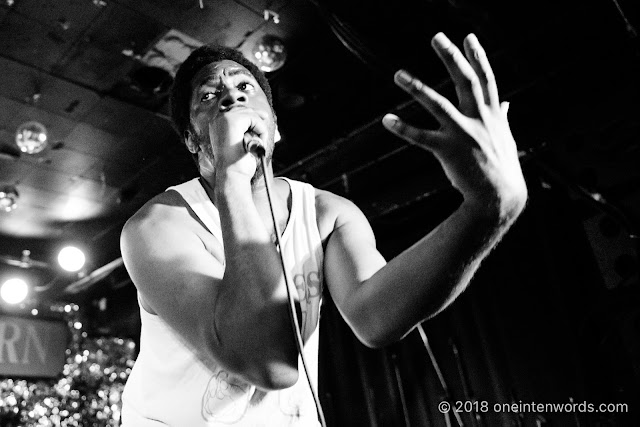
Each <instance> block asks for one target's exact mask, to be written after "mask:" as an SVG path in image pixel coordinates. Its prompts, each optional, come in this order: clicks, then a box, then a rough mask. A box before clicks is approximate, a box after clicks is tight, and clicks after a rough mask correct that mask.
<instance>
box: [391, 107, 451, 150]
mask: <svg viewBox="0 0 640 427" xmlns="http://www.w3.org/2000/svg"><path fill="white" fill-rule="evenodd" d="M382 124H383V125H384V127H385V128H386V129H387V130H389V131H390V132H391V133H393V134H395V135H397V136H399V137H400V138H402V139H404V140H405V141H407V142H408V143H409V144H411V145H416V146H418V147H420V148H422V149H425V150H428V151H434V150H437V148H438V142H439V140H440V133H439V132H438V131H432V130H425V129H420V128H417V127H415V126H411V125H409V124H406V123H405V122H403V121H402V120H400V118H398V116H396V115H395V114H386V115H385V116H384V117H383V118H382Z"/></svg>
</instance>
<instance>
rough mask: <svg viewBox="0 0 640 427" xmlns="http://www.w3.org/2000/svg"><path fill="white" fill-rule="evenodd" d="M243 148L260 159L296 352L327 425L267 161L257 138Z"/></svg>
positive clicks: (319, 412) (320, 414)
mask: <svg viewBox="0 0 640 427" xmlns="http://www.w3.org/2000/svg"><path fill="white" fill-rule="evenodd" d="M244 148H245V151H246V152H247V153H251V154H253V155H254V156H255V157H257V158H258V159H259V160H260V167H261V168H262V178H263V179H264V185H265V188H266V190H267V200H269V210H270V211H271V219H272V220H273V228H274V232H275V235H276V249H277V251H278V254H279V255H280V265H281V266H282V274H283V275H284V282H285V287H286V288H287V300H288V302H289V304H288V308H289V318H290V320H291V326H292V328H293V333H294V335H295V341H296V347H297V348H298V353H299V354H300V359H301V360H302V367H303V369H304V373H305V376H306V377H307V382H308V383H309V389H310V390H311V394H312V395H313V401H314V403H315V405H316V411H317V412H318V420H319V421H320V425H321V426H322V427H327V422H326V420H325V418H324V412H323V411H322V405H321V404H320V398H319V397H318V394H317V392H316V389H314V387H313V383H312V381H311V376H310V374H309V369H307V361H306V359H305V357H304V348H303V347H304V343H303V341H302V335H301V333H300V324H299V322H298V315H297V314H296V306H295V301H294V299H293V291H295V292H296V293H297V292H298V291H297V290H295V289H294V290H293V291H292V289H291V283H290V282H289V278H288V275H287V271H288V270H287V268H286V266H285V262H284V254H283V248H282V243H281V241H280V227H278V221H277V220H276V214H275V211H274V209H273V201H272V199H271V184H269V180H268V179H267V162H266V160H265V149H264V147H263V146H262V142H261V141H260V140H259V139H258V138H251V139H250V140H249V141H245V146H244ZM292 191H293V190H292Z"/></svg>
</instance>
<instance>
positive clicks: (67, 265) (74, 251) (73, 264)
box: [58, 246, 85, 271]
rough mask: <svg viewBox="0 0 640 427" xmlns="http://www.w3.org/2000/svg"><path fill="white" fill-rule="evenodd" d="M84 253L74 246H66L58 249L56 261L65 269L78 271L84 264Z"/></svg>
mask: <svg viewBox="0 0 640 427" xmlns="http://www.w3.org/2000/svg"><path fill="white" fill-rule="evenodd" d="M84 262H85V256H84V253H83V252H82V251H81V250H80V249H78V248H76V247H75V246H67V247H65V248H62V250H60V253H59V254H58V263H59V264H60V267H62V268H63V269H65V270H67V271H78V270H80V269H81V268H82V267H83V266H84Z"/></svg>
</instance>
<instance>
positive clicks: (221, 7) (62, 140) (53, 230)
mask: <svg viewBox="0 0 640 427" xmlns="http://www.w3.org/2000/svg"><path fill="white" fill-rule="evenodd" d="M631 3H632V2H631V1H629V0H626V1H615V0H598V1H588V2H584V1H577V0H575V1H565V2H554V1H551V0H544V1H538V2H507V1H492V0H486V1H482V2H471V1H461V0H448V1H447V0H420V1H419V0H396V1H394V2H388V1H371V0H357V1H355V0H352V1H337V0H305V1H303V0H242V1H241V0H202V6H203V7H202V8H201V7H200V3H199V1H198V0H180V1H170V0H158V1H150V0H149V1H147V0H144V1H133V0H117V1H115V0H63V1H61V0H15V1H10V0H3V2H2V4H1V5H0V76H1V77H0V184H1V185H7V184H11V185H15V187H16V188H17V190H18V192H19V194H20V200H19V207H18V208H17V209H16V210H14V211H12V212H9V213H4V212H0V236H1V239H0V255H2V256H8V257H20V253H21V252H22V250H24V249H28V250H30V251H31V256H32V258H33V259H36V260H41V261H44V262H48V263H50V264H51V267H50V268H43V269H38V268H32V269H31V271H30V272H29V274H31V275H32V276H33V277H34V280H35V281H37V282H38V284H39V286H41V287H43V289H44V288H47V290H46V291H43V292H41V293H40V297H42V298H47V299H56V298H63V297H64V298H69V297H72V296H69V295H66V296H65V295H63V290H64V288H65V287H66V286H67V285H68V284H69V283H71V282H73V281H74V280H76V279H77V277H76V276H73V275H65V274H63V273H61V272H60V271H59V270H58V269H57V267H55V262H54V260H55V254H56V250H57V248H59V247H60V245H61V244H63V243H66V242H75V243H76V244H78V245H80V246H82V247H84V248H85V249H86V251H87V253H88V256H89V263H88V266H87V271H92V270H94V269H96V268H98V267H100V266H102V265H104V264H106V263H108V262H110V261H112V260H114V259H116V258H118V257H119V247H118V239H119V233H120V230H121V227H122V225H123V223H124V221H126V219H127V218H128V217H129V216H131V215H132V214H133V212H135V211H136V210H137V209H138V208H139V207H140V206H141V205H142V204H143V203H144V202H145V201H147V200H148V199H149V198H151V197H152V196H153V195H155V194H157V193H159V192H161V191H163V190H164V189H165V188H166V187H168V186H170V185H172V184H176V183H178V182H181V181H183V180H185V179H187V178H189V177H192V176H194V175H195V173H196V171H195V169H194V167H193V165H192V163H191V159H190V157H189V156H188V155H187V153H186V151H185V150H184V149H183V148H182V147H181V145H180V143H179V141H178V138H177V137H176V135H175V134H174V132H173V130H172V128H171V125H170V123H169V121H168V118H167V97H166V91H163V90H160V91H157V92H155V93H148V92H145V90H144V85H145V82H144V81H140V76H144V75H145V74H143V73H141V72H140V70H141V69H142V68H143V66H144V65H145V61H147V64H148V58H149V55H150V54H151V53H153V52H154V51H153V48H154V46H157V43H159V42H160V41H161V40H163V37H165V35H166V34H167V33H168V32H170V31H173V33H170V34H180V35H181V37H184V39H183V40H189V43H192V42H193V43H208V42H214V41H215V42H218V43H222V44H225V45H228V46H232V47H240V48H241V49H242V50H243V51H245V52H248V51H249V50H250V49H251V46H252V45H253V43H254V42H255V40H256V39H257V38H259V37H261V36H262V35H264V34H275V35H278V36H280V37H281V38H283V39H284V41H285V43H286V44H287V47H288V49H289V57H288V61H287V63H286V64H285V66H284V67H283V68H282V69H280V70H278V71H275V72H273V73H271V74H270V75H269V78H270V81H271V83H272V85H273V89H274V94H275V104H276V111H277V114H278V120H279V128H280V132H281V134H282V136H283V139H282V141H281V142H280V143H279V144H278V147H277V150H276V158H275V160H274V165H275V169H276V173H279V174H285V175H287V176H291V177H293V178H298V179H302V180H306V181H309V182H311V183H313V184H315V185H316V186H318V187H321V188H327V189H330V190H332V191H335V192H337V193H340V194H343V195H346V196H347V197H350V198H351V199H353V200H354V201H355V202H356V203H357V204H358V205H359V206H360V207H361V208H362V209H363V210H364V211H365V213H366V214H367V215H368V216H369V217H370V218H371V220H372V221H374V222H375V221H383V220H385V218H388V215H390V214H391V213H394V212H395V213H397V212H401V211H403V210H410V209H411V208H412V207H413V206H417V205H419V204H424V203H428V201H429V199H430V196H432V195H434V194H439V193H440V192H442V191H443V189H445V188H447V185H446V181H445V180H444V178H443V175H442V173H441V172H440V169H439V167H438V165H437V164H436V162H435V161H434V160H433V158H432V157H431V156H430V155H429V154H428V153H426V152H424V151H421V150H419V149H417V148H415V147H409V146H407V145H405V144H404V143H403V142H402V141H400V140H398V139H396V138H394V137H393V136H391V135H389V134H388V133H387V132H386V131H385V130H384V129H383V128H382V126H381V125H380V118H381V117H382V115H383V114H384V113H386V112H388V111H394V112H397V113H399V114H400V115H401V116H403V117H406V118H408V119H411V120H413V121H415V122H416V123H422V124H424V125H425V126H433V125H434V122H433V121H432V120H431V119H430V118H429V117H428V116H427V115H426V114H425V113H424V112H422V111H421V109H420V108H418V107H417V106H416V105H415V103H413V102H411V101H410V100H409V99H408V98H407V97H406V96H405V95H404V94H403V93H401V91H399V90H398V89H397V88H395V87H394V85H393V83H392V74H393V72H394V71H395V70H396V69H397V68H399V67H405V68H407V69H409V70H411V71H413V72H414V73H416V74H417V75H419V76H420V77H421V78H423V80H424V81H425V82H426V83H428V84H429V85H432V86H434V87H437V88H438V89H439V90H441V91H442V92H443V93H444V94H446V95H448V96H452V95H453V88H452V87H451V85H450V84H448V82H447V76H446V73H445V70H444V67H443V66H442V65H441V63H440V62H439V60H438V59H437V57H436V55H435V54H434V53H433V51H432V50H431V48H430V47H429V40H430V38H431V37H432V36H433V35H434V34H435V33H436V32H438V31H444V32H445V33H447V34H448V35H450V36H451V38H452V39H453V40H454V41H455V42H456V43H460V42H461V41H462V38H463V37H464V35H466V34H467V33H469V32H474V33H476V34H477V35H478V37H479V39H480V41H481V42H482V43H483V44H484V45H485V47H486V49H487V50H488V52H489V56H490V59H491V61H492V64H493V66H494V70H495V73H496V75H497V78H498V84H499V89H500V92H501V97H502V98H503V99H504V100H508V101H510V102H511V109H510V121H511V124H512V130H513V133H514V135H515V136H516V140H517V142H518V143H519V147H520V149H521V150H522V153H523V155H525V153H529V154H526V155H525V157H524V159H525V160H524V161H525V162H527V163H529V162H530V163H531V164H535V165H536V166H535V167H536V168H537V169H536V170H542V169H544V170H548V171H552V172H550V173H553V176H554V177H555V178H556V179H557V180H558V182H563V183H564V184H563V185H567V186H574V187H575V186H578V188H579V189H584V190H586V191H587V192H590V193H591V194H593V193H598V194H601V195H604V196H605V197H606V198H607V200H609V201H610V202H611V203H612V204H613V205H615V206H617V207H618V208H619V209H620V211H621V212H624V215H625V216H626V218H628V219H629V221H631V223H637V222H638V219H639V218H640V203H639V201H640V193H639V188H638V185H637V183H638V178H639V172H638V171H639V168H638V167H637V165H638V164H639V161H638V160H640V151H639V150H638V139H639V136H640V123H639V120H638V117H640V115H639V113H640V109H639V108H638V99H640V96H639V95H640V90H639V88H640V84H639V83H638V76H639V75H640V73H639V71H640V70H639V67H638V65H639V58H640V45H639V40H638V37H637V34H636V33H635V28H636V27H637V24H638V20H637V18H638V17H637V15H635V10H634V9H633V10H632V9H631V8H630V6H631ZM265 9H267V10H271V11H274V12H276V13H277V14H278V16H279V18H280V19H279V23H278V24H276V23H274V22H273V20H270V21H265V19H264V10H265ZM634 25H635V26H636V27H634ZM183 44H184V43H183ZM165 59H166V60H169V59H171V58H168V59H167V58H165ZM141 86H142V89H141ZM29 120H37V121H40V122H41V123H43V124H44V125H45V126H46V127H47V129H48V131H49V136H50V141H51V144H50V147H49V148H47V150H45V151H44V152H42V153H39V154H37V155H26V154H22V155H18V153H17V152H16V149H15V144H14V133H15V129H16V128H17V127H18V126H19V125H20V124H21V123H23V122H26V121H29ZM528 179H529V180H530V183H531V185H538V184H539V182H538V180H537V178H536V179H534V178H533V174H532V175H530V176H528ZM5 258H6V257H5ZM16 268H17V267H11V266H5V265H2V264H0V276H2V277H4V276H6V275H8V274H9V273H11V272H13V271H14V270H15V269H16ZM2 277H0V279H1V278H2ZM123 280H124V279H123ZM116 282H118V283H122V280H120V279H118V280H116Z"/></svg>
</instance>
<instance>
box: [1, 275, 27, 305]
mask: <svg viewBox="0 0 640 427" xmlns="http://www.w3.org/2000/svg"><path fill="white" fill-rule="evenodd" d="M28 293H29V286H27V283H26V282H25V281H24V280H22V279H18V278H13V279H9V280H7V281H6V282H4V284H3V285H2V287H1V288H0V297H2V299H3V300H4V301H5V302H6V303H7V304H18V303H21V302H22V301H24V300H25V298H26V297H27V294H28Z"/></svg>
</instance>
